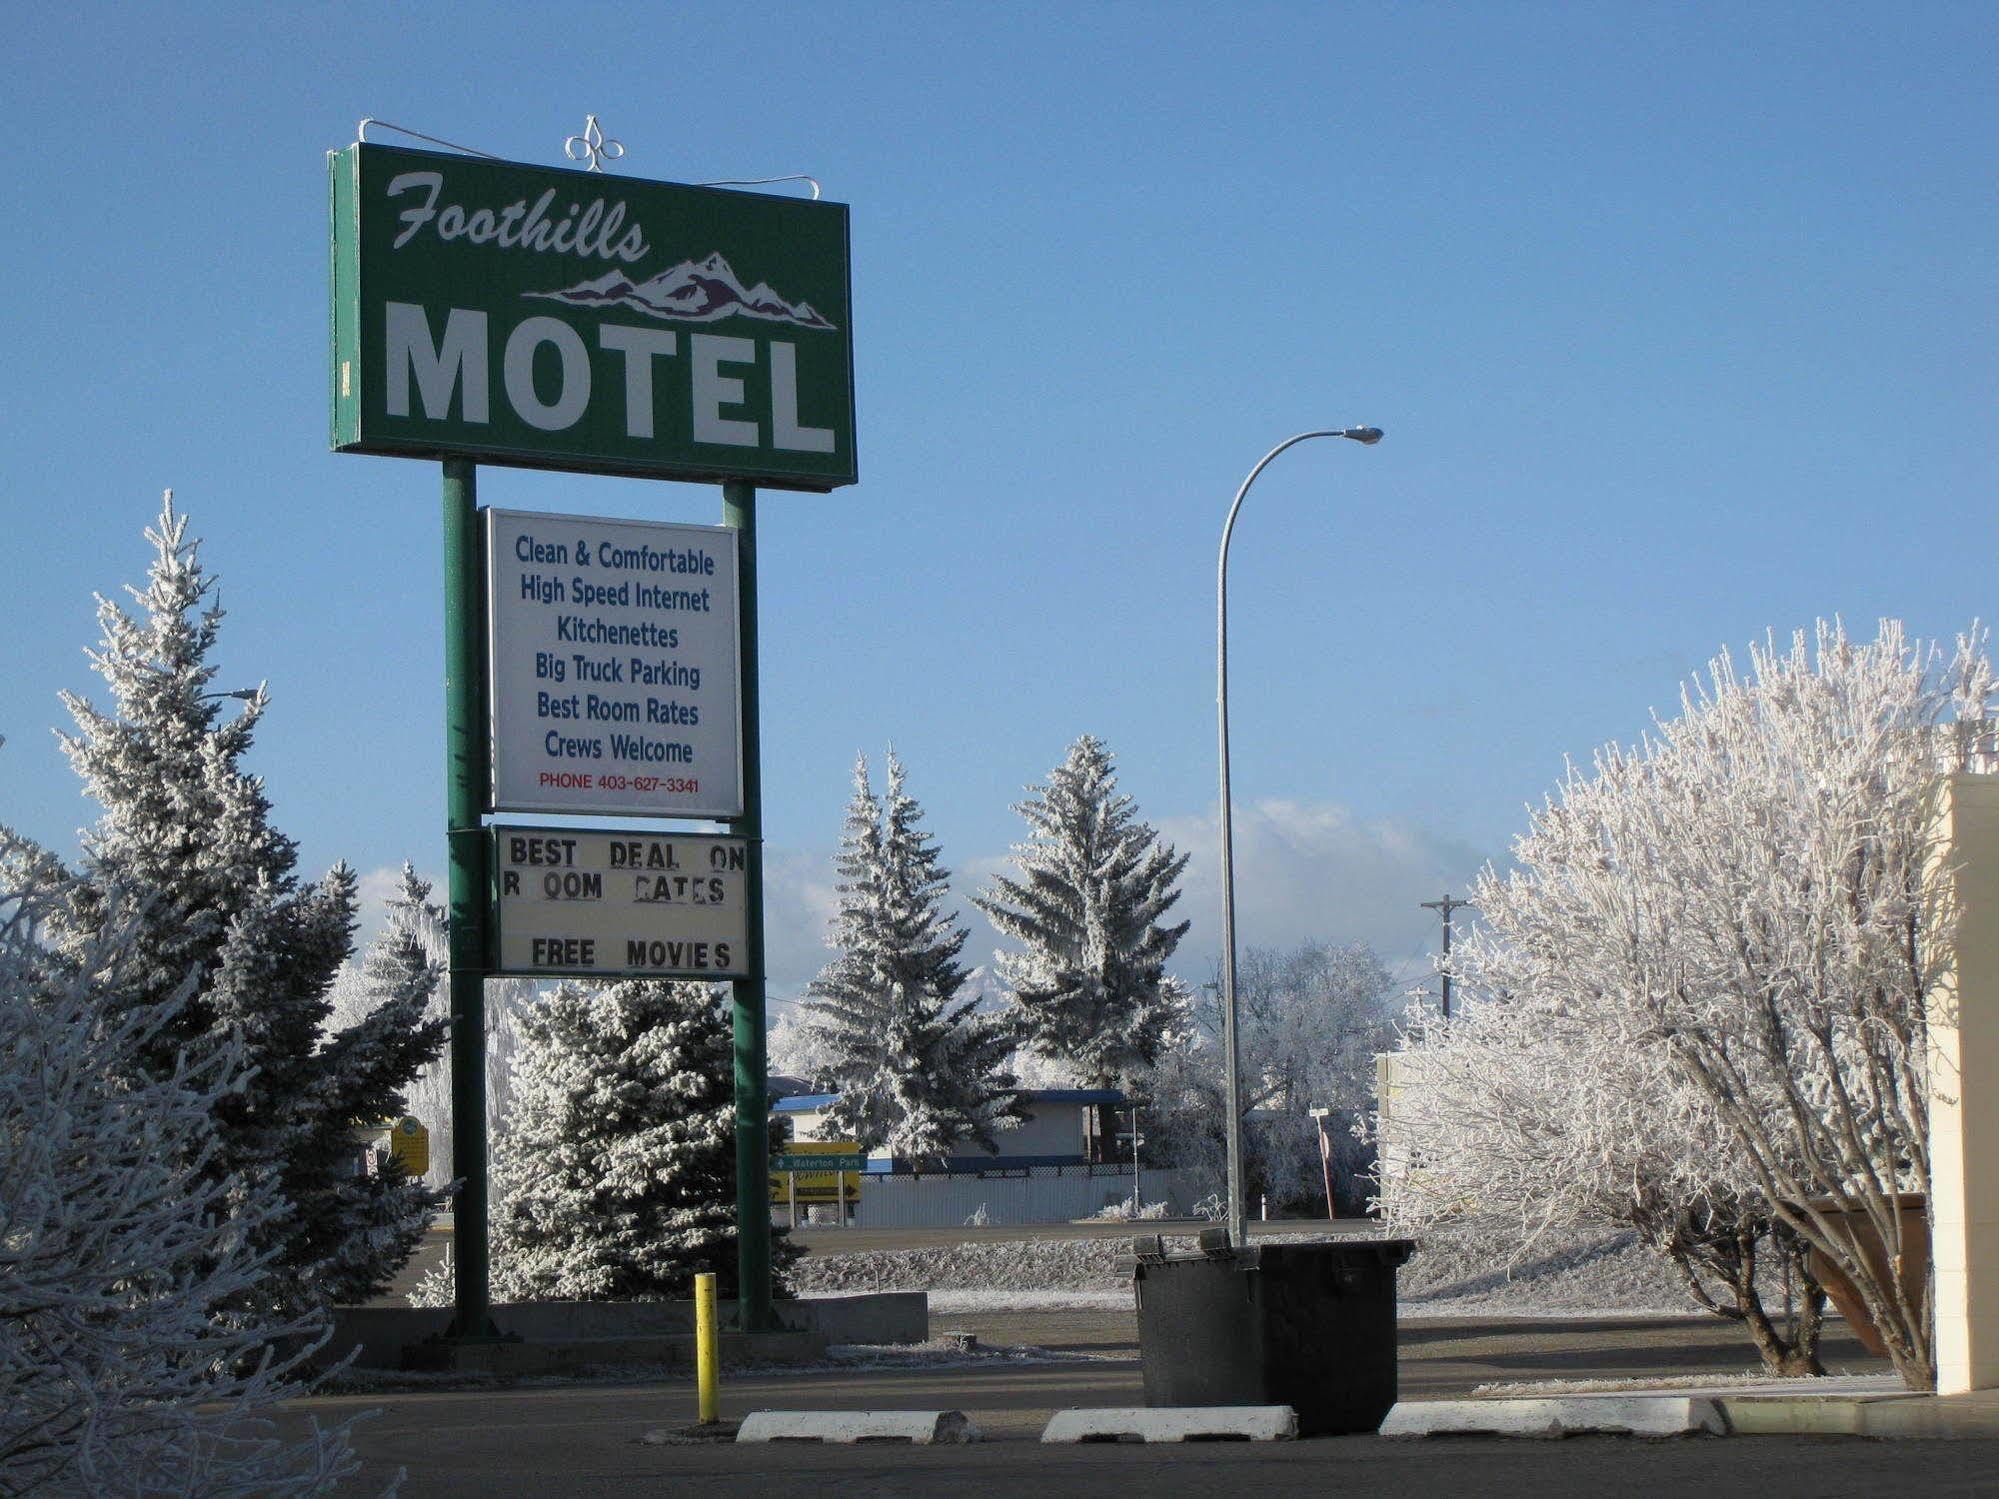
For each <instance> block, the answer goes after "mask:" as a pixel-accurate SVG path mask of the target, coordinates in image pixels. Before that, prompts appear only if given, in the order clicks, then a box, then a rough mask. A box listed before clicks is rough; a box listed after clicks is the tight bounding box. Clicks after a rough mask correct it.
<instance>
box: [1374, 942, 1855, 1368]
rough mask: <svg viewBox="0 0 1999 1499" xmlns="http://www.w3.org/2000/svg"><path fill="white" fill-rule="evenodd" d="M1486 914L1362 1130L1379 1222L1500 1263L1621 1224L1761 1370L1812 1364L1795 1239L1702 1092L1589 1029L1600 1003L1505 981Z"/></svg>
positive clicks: (1653, 1059) (1814, 1348) (1669, 1062)
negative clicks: (1452, 996) (1444, 1012)
mask: <svg viewBox="0 0 1999 1499" xmlns="http://www.w3.org/2000/svg"><path fill="white" fill-rule="evenodd" d="M1493 910H1494V913H1495V917H1496V920H1497V923H1498V925H1497V926H1495V927H1487V928H1482V929H1479V930H1478V931H1476V932H1474V933H1473V934H1472V935H1471V937H1470V938H1469V940H1468V941H1467V942H1466V943H1465V944H1464V945H1462V946H1461V947H1460V949H1459V951H1458V953H1457V954H1456V955H1455V960H1454V961H1453V963H1452V968H1453V971H1454V974H1455V976H1456V978H1457V982H1458V985H1459V994H1460V995H1461V996H1462V997H1463V1001H1464V1002H1463V1003H1462V1004H1461V1005H1460V1006H1459V1008H1458V1011H1457V1014H1456V1015H1455V1016H1454V1017H1453V1018H1452V1019H1451V1020H1448V1021H1446V1020H1443V1019H1442V1018H1441V1017H1439V1016H1438V1015H1437V1014H1436V1013H1435V1012H1434V1011H1433V1010H1430V1009H1428V1008H1427V1007H1419V1008H1418V1009H1417V1010H1416V1011H1415V1012H1414V1013H1413V1016H1412V1024H1411V1029H1410V1031H1409V1033H1408V1035H1407V1037H1406V1049H1405V1050H1404V1051H1403V1053H1402V1054H1401V1055H1400V1056H1399V1057H1398V1058H1397V1059H1396V1067H1397V1073H1398V1078H1399V1081H1400V1084H1401V1086H1400V1087H1399V1089H1398V1091H1397V1094H1396V1097H1395V1098H1394V1100H1393V1101H1392V1103H1391V1104H1390V1105H1389V1106H1388V1108H1387V1110H1386V1111H1385V1112H1386V1113H1387V1114H1389V1116H1390V1117H1389V1118H1388V1119H1387V1120H1386V1121H1384V1122H1383V1123H1382V1124H1381V1125H1380V1126H1379V1132H1380V1134H1381V1135H1382V1136H1383V1143H1384V1146H1385V1147H1386V1150H1387V1152H1388V1155H1387V1156H1385V1157H1384V1163H1383V1170H1382V1176H1381V1187H1382V1196H1381V1202H1382V1209H1383V1216H1384V1217H1385V1218H1386V1220H1387V1221H1388V1223H1389V1225H1390V1227H1391V1229H1392V1230H1393V1231H1395V1232H1398V1233H1406V1234H1410V1235H1414V1236H1417V1237H1420V1238H1432V1237H1437V1236H1448V1237H1452V1238H1458V1239H1462V1240H1466V1241H1470V1242H1482V1243H1484V1244H1488V1245H1490V1246H1492V1248H1493V1250H1494V1252H1495V1257H1496V1258H1499V1259H1504V1260H1508V1261H1512V1260H1518V1259H1520V1258H1524V1257H1525V1256H1527V1255H1529V1254H1532V1253H1536V1252H1545V1251H1547V1250H1549V1249H1551V1248H1554V1247H1558V1246H1560V1245H1562V1244H1565V1243H1567V1242H1570V1241H1571V1240H1573V1239H1575V1238H1577V1237H1581V1236H1588V1235H1594V1234H1597V1233H1600V1232H1602V1231H1603V1230H1605V1229H1614V1230H1630V1231H1634V1232H1636V1233H1637V1235H1638V1236H1639V1238H1640V1240H1641V1241H1642V1242H1643V1243H1645V1244H1646V1245H1647V1246H1648V1247H1649V1248H1651V1249H1652V1250H1654V1251H1655V1252H1656V1253H1658V1254H1660V1255H1662V1256H1664V1257H1665V1258H1666V1259H1667V1260H1668V1261H1669V1262H1670V1263H1671V1264H1672V1265H1673V1267H1674V1268H1675V1270H1677V1271H1678V1273H1679V1275H1680V1279H1681V1283H1682V1285H1684V1286H1685V1288H1686V1290H1687V1292H1688V1294H1689V1295H1690V1296H1691V1297H1692V1299H1693V1300H1694V1301H1695V1303H1696V1304H1697V1305H1699V1306H1701V1307H1704V1308H1705V1309H1707V1310H1709V1311H1711V1312H1714V1313H1715V1314H1716V1315H1719V1316H1723V1317H1727V1318H1730V1319H1732V1320H1735V1321H1739V1322H1741V1323H1742V1324H1743V1327H1744V1329H1745V1331H1746V1332H1747V1333H1748V1335H1749V1338H1750V1340H1751V1342H1752V1343H1753V1344H1754V1345H1755V1347H1756V1350H1757V1353H1758V1355H1759V1356H1760V1357H1761V1359H1762V1361H1763V1364H1764V1366H1765V1367H1766V1368H1767V1369H1769V1370H1770V1371H1771V1372H1773V1373H1780V1374H1789V1375H1800V1374H1818V1373H1821V1372H1823V1371H1822V1369H1821V1368H1820V1365H1819V1362H1818V1339H1819V1333H1820V1328H1821V1316H1822V1312H1823V1308H1824V1295H1823V1292H1822V1291H1821V1290H1820V1289H1819V1287H1818V1285H1817V1283H1816V1282H1815V1281H1814V1280H1813V1279H1812V1278H1811V1276H1810V1275H1809V1273H1808V1269H1807V1265H1806V1259H1805V1254H1804V1245H1803V1243H1802V1241H1801V1240H1799V1239H1798V1238H1797V1236H1796V1235H1794V1234H1791V1233H1790V1232H1789V1231H1788V1230H1787V1229H1785V1228H1784V1227H1783V1225H1782V1224H1781V1223H1779V1222H1777V1221H1776V1220H1775V1219H1774V1218H1773V1217H1772V1215H1771V1212H1770V1209H1769V1205H1768V1203H1767V1202H1765V1201H1764V1199H1763V1198H1762V1196H1761V1194H1760V1193H1757V1192H1753V1191H1744V1190H1743V1189H1742V1188H1741V1187H1740V1186H1739V1185H1737V1184H1739V1183H1742V1182H1745V1181H1747V1180H1749V1178H1750V1175H1751V1173H1750V1172H1749V1170H1748V1166H1747V1162H1746V1161H1744V1160H1743V1158H1742V1157H1741V1154H1740V1152H1739V1149H1738V1147H1737V1145H1736V1142H1735V1140H1734V1138H1733V1136H1732V1135H1731V1134H1730V1132H1729V1131H1728V1129H1727V1128H1726V1127H1725V1126H1724V1125H1723V1123H1722V1121H1721V1119H1720V1118H1719V1116H1718V1115H1717V1113H1716V1111H1715V1109H1714V1108H1713V1106H1712V1105H1711V1103H1710V1102H1709V1100H1708V1099H1707V1097H1706V1095H1705V1094H1704V1093H1703V1092H1702V1091H1701V1090H1700V1089H1698V1088H1697V1087H1695V1086H1694V1085H1693V1084H1692V1083H1691V1082H1690V1081H1689V1080H1688V1079H1687V1078H1686V1077H1685V1075H1684V1074H1683V1073H1682V1072H1681V1070H1680V1069H1679V1068H1678V1067H1677V1066H1676V1065H1675V1064H1674V1061H1673V1059H1672V1056H1671V1054H1670V1052H1669V1051H1668V1049H1667V1048H1665V1047H1663V1046H1660V1045H1656V1044H1654V1045H1631V1044H1628V1039H1627V1035H1626V1033H1625V1032H1623V1031H1622V1030H1621V1029H1620V1028H1618V1027H1616V1026H1610V1025H1605V1024H1604V1023H1603V1019H1602V1014H1601V1002H1599V1003H1592V1004H1589V1005H1578V1004H1576V1003H1575V1002H1574V997H1573V996H1571V995H1563V994H1559V993H1554V994H1551V993H1550V992H1549V991H1548V990H1547V989H1545V988H1544V987H1542V986H1539V985H1531V986H1527V987H1521V988H1513V987H1507V986H1508V985H1509V984H1510V982H1511V979H1510V975H1511V974H1512V973H1513V971H1514V961H1515V958H1516V956H1517V954H1516V952H1515V950H1514V949H1512V948H1511V947H1510V946H1509V945H1508V943H1507V940H1506V939H1505V938H1504V937H1503V936H1502V935H1501V932H1502V931H1503V930H1508V929H1510V928H1511V914H1510V912H1509V910H1508V909H1507V908H1506V907H1505V906H1504V905H1503V904H1496V905H1495V906H1494V907H1493ZM1495 984H1497V985H1500V986H1502V987H1500V988H1497V989H1495V988H1493V987H1492V986H1493V985H1495ZM1390 1157H1392V1158H1393V1160H1394V1161H1395V1162H1396V1165H1395V1166H1394V1167H1393V1168H1391V1167H1390V1166H1389V1164H1388V1160H1389V1158H1390ZM1759 1271H1760V1272H1762V1273H1760V1274H1759ZM1779 1288H1782V1289H1781V1291H1779ZM1773 1291H1779V1294H1781V1295H1782V1298H1783V1304H1782V1306H1781V1307H1779V1306H1778V1305H1775V1304H1773V1303H1771V1302H1769V1301H1766V1297H1768V1296H1769V1294H1770V1293H1771V1292H1773Z"/></svg>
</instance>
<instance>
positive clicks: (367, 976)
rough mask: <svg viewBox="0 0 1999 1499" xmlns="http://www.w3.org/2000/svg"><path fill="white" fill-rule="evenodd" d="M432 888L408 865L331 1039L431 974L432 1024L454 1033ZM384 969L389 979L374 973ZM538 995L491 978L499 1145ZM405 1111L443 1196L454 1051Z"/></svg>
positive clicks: (350, 972)
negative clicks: (425, 1134) (526, 1013)
mask: <svg viewBox="0 0 1999 1499" xmlns="http://www.w3.org/2000/svg"><path fill="white" fill-rule="evenodd" d="M430 894H431V887H430V884H429V882H428V881H425V880H423V879H421V878H419V877H418V875H417V873H416V871H415V870H414V869H413V868H411V867H410V866H409V865H408V864H407V863H405V864H404V865H403V869H402V874H401V876H400V878H399V880H398V883H397V887H396V891H395V893H394V894H393V895H391V896H390V897H389V899H388V901H387V912H386V916H385V919H384V921H383V924H382V930H381V932H380V933H379V934H378V935H377V937H376V938H375V940H374V941H373V942H371V943H369V945H368V951H367V952H366V953H364V954H363V955H362V956H361V958H360V959H358V960H355V959H349V960H348V961H347V962H346V963H344V964H343V965H341V969H340V972H339V974H338V975H337V976H336V977H335V978H334V981H333V991H332V1008H331V1010H330V1012H329V1014H328V1016H327V1019H326V1025H325V1029H324V1034H326V1035H329V1036H330V1035H333V1034H336V1033H338V1032H339V1031H342V1030H345V1029H347V1028H349V1027H351V1026H355V1025H358V1024H360V1023H361V1021H362V1020H364V1019H365V1018H366V1017H368V1016H369V1015H371V1014H372V1013H374V1011H375V1010H376V1009H377V1008H378V1007H379V1006H380V1005H381V1003H382V1000H383V997H384V995H385V994H387V993H390V992H393V991H395V990H396V989H398V988H399V987H402V986H404V985H407V984H411V983H415V982H417V981H418V975H419V974H420V973H421V972H425V971H427V972H428V973H429V974H430V975H431V977H430V987H429V989H428V990H427V991H425V997H424V1005H423V1014H424V1018H425V1020H426V1022H428V1023H430V1024H433V1025H448V1024H449V1023H450V1019H451V996H450V993H449V989H448V985H447V984H446V982H445V969H446V967H447V966H448V964H449V960H450V937H449V934H448V932H447V930H446V917H445V914H444V910H443V908H442V907H441V906H439V905H438V904H436V903H435V902H434V901H432V900H431V899H430ZM371 969H380V970H383V971H385V972H386V975H387V979H386V981H385V980H384V978H383V977H381V976H379V975H378V974H377V973H374V972H371ZM534 995H535V982H534V980H533V979H530V978H489V979H488V980H487V981H486V1005H485V1010H486V1121H487V1123H486V1129H487V1135H488V1138H490V1139H498V1138H499V1136H500V1134H501V1132H502V1131H503V1130H504V1129H505V1128H506V1121H507V1118H508V1115H509V1111H510V1109H511V1107H512V1097H513V1072H512V1059H513V1055H514V1052H515V1051H516V1050H517V1049H518V1048H519V1045H520V1033H519V1027H518V1026H517V1024H516V1020H515V1017H516V1016H518V1015H519V1013H520V1011H521V1010H522V1008H523V1007H524V1006H526V1005H527V1004H529V1003H530V1002H531V1001H532V1000H533V999H534ZM403 1106H404V1108H405V1110H406V1111H407V1112H409V1113H411V1114H414V1115H415V1116H416V1117H417V1118H418V1119H419V1120H421V1121H422V1122H423V1124H424V1127H425V1128H426V1129H428V1130H429V1131H430V1170H429V1171H428V1172H426V1173H425V1175H424V1181H425V1183H426V1184H427V1185H429V1186H430V1187H432V1188H433V1189H442V1188H444V1187H446V1186H449V1185H450V1183H451V1181H452V1167H451V1160H452V1118H451V1053H450V1050H449V1049H448V1048H446V1049H443V1050H440V1051H439V1053H438V1055H437V1056H436V1057H435V1058H434V1059H433V1060H432V1061H430V1062H427V1063H425V1064H424V1066H423V1067H422V1068H421V1069H419V1071H418V1072H417V1074H416V1076H415V1077H414V1078H413V1079H411V1081H410V1084H409V1086H408V1088H406V1089H405V1090H404V1093H403Z"/></svg>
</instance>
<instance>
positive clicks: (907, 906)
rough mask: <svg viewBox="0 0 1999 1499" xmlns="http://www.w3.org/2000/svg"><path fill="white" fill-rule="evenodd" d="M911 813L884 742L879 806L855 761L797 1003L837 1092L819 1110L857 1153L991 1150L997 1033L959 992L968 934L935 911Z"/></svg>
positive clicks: (1001, 1078) (930, 849) (1002, 1067)
mask: <svg viewBox="0 0 1999 1499" xmlns="http://www.w3.org/2000/svg"><path fill="white" fill-rule="evenodd" d="M922 820H923V809H922V807H921V806H920V805H918V803H917V802H916V800H915V799H914V798H913V797H911V796H910V795H909V794H908V793H907V792H906V791H905V790H904V789H903V770H902V763H901V762H900V761H899V760H897V759H896V757H895V752H894V751H893V750H891V751H890V752H889V757H888V805H887V806H886V808H884V807H883V806H882V804H881V803H880V802H879V801H878V800H877V799H876V797H875V794H874V791H873V788H872V787H871V786H870V785H869V784H868V766H867V760H866V759H865V758H864V757H861V758H856V760H855V762H854V796H853V800H852V801H851V802H849V803H848V806H847V825H846V830H845V832H844V834H843V835H842V837H841V844H840V860H839V872H840V884H839V892H840V905H839V910H838V912H837V913H836V915H835V916H834V919H833V934H832V945H833V947H834V949H835V950H836V951H837V952H838V954H839V956H838V957H836V958H835V959H834V960H833V961H832V962H831V963H829V964H827V965H826V967H825V968H823V969H822V970H821V971H820V973H819V977H818V978H816V979H815V980H813V982H812V986H811V988H810V990H809V991H808V992H809V996H810V997H809V998H808V999H807V1001H806V1006H805V1008H806V1011H807V1013H808V1014H809V1016H810V1017H811V1021H810V1023H811V1025H812V1028H813V1029H814V1031H815V1032H816V1033H817V1036H818V1038H819V1041H820V1044H821V1046H822V1048H823V1054H824V1055H826V1056H828V1057H830V1059H831V1060H830V1061H829V1062H828V1064H827V1066H826V1070H825V1072H824V1074H823V1075H822V1076H821V1077H820V1079H819V1082H820V1083H821V1084H822V1085H824V1086H827V1087H829V1088H830V1089H831V1090H832V1091H834V1092H836V1093H838V1094H839V1101H838V1102H837V1103H835V1104H834V1105H833V1107H832V1109H831V1110H830V1111H829V1118H831V1119H832V1121H833V1122H834V1123H835V1124H836V1125H837V1126H838V1127H839V1129H840V1130H841V1131H842V1132H843V1133H844V1134H846V1136H847V1137H848V1138H850V1139H852V1140H854V1141H855V1142H856V1143H857V1144H858V1145H859V1146H860V1147H861V1149H863V1150H875V1149H879V1148H882V1147H884V1146H885V1147H887V1148H888V1149H889V1150H891V1151H893V1152H894V1153H895V1154H896V1155H897V1156H899V1157H905V1158H909V1159H912V1160H918V1161H922V1160H929V1159H934V1158H936V1157H939V1156H943V1155H947V1154H949V1152H950V1151H951V1149H952V1147H953V1146H955V1145H957V1144H958V1143H959V1142H960V1141H962V1140H971V1141H975V1142H976V1143H978V1144H980V1145H982V1146H984V1147H985V1148H986V1149H988V1150H992V1149H995V1148H996V1147H995V1145H994V1140H993V1131H994V1130H995V1129H996V1128H999V1127H1002V1126H1004V1125H1006V1124H1008V1123H1010V1122H1012V1121H1014V1120H1016V1119H1018V1118H1019V1117H1020V1106H1019V1099H1018V1095H1017V1093H1016V1092H1015V1089H1014V1080H1013V1077H1012V1075H1011V1074H1010V1073H1009V1072H1008V1071H1007V1070H1006V1059H1007V1057H1008V1055H1009V1054H1010V1053H1011V1052H1012V1050H1013V1046H1014V1038H1013V1036H1012V1034H1011V1030H1010V1027H1009V1026H1007V1024H1006V1023H1005V1022H1004V1021H1003V1020H1002V1019H1000V1018H999V1017H996V1016H993V1015H990V1014H985V1013H981V1012H980V1011H979V1009H978V1002H977V1000H976V998H971V999H961V998H960V997H959V990H960V989H961V988H962V987H963V986H964V983H965V977H966V969H965V967H964V965H962V964H961V963H959V961H958V954H959V953H960V952H962V951H963V950H964V946H965V940H966V938H967V937H968V936H969V935H970V934H969V932H968V931H967V930H966V929H965V928H963V927H960V926H958V925H957V924H956V923H957V914H956V913H955V912H946V911H945V910H944V909H943V903H944V895H945V891H946V889H947V888H948V881H949V879H950V874H949V871H947V870H945V869H943V868H942V867H941V866H940V865H939V864H938V850H937V845H936V844H935V843H934V842H932V841H931V838H930V835H929V834H928V833H926V832H924V831H923V828H922Z"/></svg>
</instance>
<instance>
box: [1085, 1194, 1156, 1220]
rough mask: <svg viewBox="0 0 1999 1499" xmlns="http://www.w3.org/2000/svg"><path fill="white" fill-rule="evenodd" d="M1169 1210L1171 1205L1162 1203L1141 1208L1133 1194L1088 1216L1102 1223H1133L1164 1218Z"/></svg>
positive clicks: (1153, 1203) (1154, 1203) (1109, 1203)
mask: <svg viewBox="0 0 1999 1499" xmlns="http://www.w3.org/2000/svg"><path fill="white" fill-rule="evenodd" d="M1171 1210H1172V1209H1171V1205H1170V1204H1168V1203H1164V1202H1148V1203H1146V1204H1145V1205H1144V1206H1143V1207H1141V1206H1140V1205H1139V1201H1138V1194H1137V1193H1136V1192H1133V1193H1132V1194H1131V1196H1129V1197H1126V1198H1124V1199H1122V1200H1121V1201H1118V1202H1107V1203H1105V1204H1104V1205H1103V1206H1102V1207H1100V1208H1098V1209H1097V1210H1096V1211H1095V1212H1094V1213H1092V1214H1090V1216H1091V1217H1092V1218H1093V1219H1096V1220H1098V1221H1100V1222H1104V1223H1133V1222H1138V1221H1141V1220H1143V1219H1147V1218H1164V1217H1166V1216H1167V1214H1168V1213H1169V1212H1170V1211H1171Z"/></svg>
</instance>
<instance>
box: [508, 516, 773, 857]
mask: <svg viewBox="0 0 1999 1499" xmlns="http://www.w3.org/2000/svg"><path fill="white" fill-rule="evenodd" d="M486 594H487V601H488V609H489V614H488V629H489V638H490V641H491V650H492V662H491V677H490V679H489V680H490V685H491V696H492V728H493V802H492V805H493V809H494V810H495V811H499V812H569V813H579V814H605V813H608V814H612V815H621V816H626V817H718V818H727V817H739V816H741V815H742V810H743V773H742V735H741V717H740V714H741V701H742V697H741V671H740V665H741V657H740V654H739V644H738V640H739V637H738V633H737V617H736V606H737V596H736V533H735V532H734V531H732V530H729V529H727V528H726V527H722V526H680V525H661V524H656V523H653V522H649V521H626V520H600V519H595V518H592V517H589V516H577V515H540V514H535V513H531V512H528V511H521V510H488V511H487V512H486Z"/></svg>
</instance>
